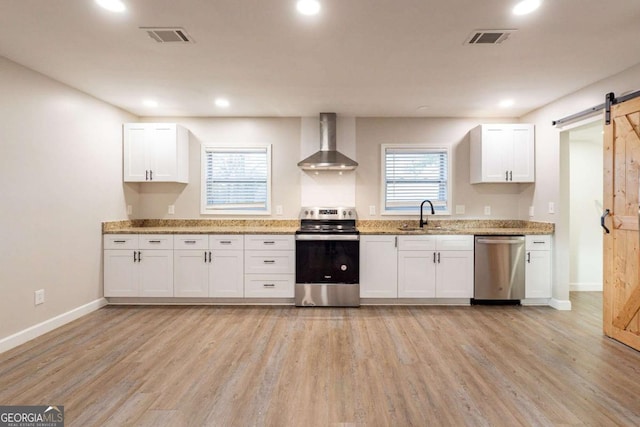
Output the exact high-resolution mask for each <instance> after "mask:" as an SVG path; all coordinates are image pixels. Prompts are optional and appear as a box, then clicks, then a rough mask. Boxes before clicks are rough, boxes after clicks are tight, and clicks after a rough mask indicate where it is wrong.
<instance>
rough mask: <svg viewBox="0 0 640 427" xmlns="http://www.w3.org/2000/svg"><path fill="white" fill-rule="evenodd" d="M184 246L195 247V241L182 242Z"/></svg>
mask: <svg viewBox="0 0 640 427" xmlns="http://www.w3.org/2000/svg"><path fill="white" fill-rule="evenodd" d="M184 244H185V245H195V244H196V241H195V240H185V241H184Z"/></svg>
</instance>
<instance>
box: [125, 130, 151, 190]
mask: <svg viewBox="0 0 640 427" xmlns="http://www.w3.org/2000/svg"><path fill="white" fill-rule="evenodd" d="M146 135H147V125H146V124H145V123H127V124H125V125H124V144H123V145H124V147H123V151H124V177H123V179H124V181H125V182H144V181H146V180H147V179H148V170H149V164H148V163H149V160H148V158H147V139H146V138H147V136H146Z"/></svg>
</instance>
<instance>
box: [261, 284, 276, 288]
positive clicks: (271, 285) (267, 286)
mask: <svg viewBox="0 0 640 427" xmlns="http://www.w3.org/2000/svg"><path fill="white" fill-rule="evenodd" d="M262 286H264V287H265V288H274V287H275V286H276V285H275V283H264V284H263V285H262Z"/></svg>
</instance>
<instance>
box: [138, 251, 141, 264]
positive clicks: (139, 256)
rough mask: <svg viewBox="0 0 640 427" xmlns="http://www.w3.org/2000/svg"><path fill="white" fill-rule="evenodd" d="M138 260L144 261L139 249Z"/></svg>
mask: <svg viewBox="0 0 640 427" xmlns="http://www.w3.org/2000/svg"><path fill="white" fill-rule="evenodd" d="M138 262H142V252H140V251H138Z"/></svg>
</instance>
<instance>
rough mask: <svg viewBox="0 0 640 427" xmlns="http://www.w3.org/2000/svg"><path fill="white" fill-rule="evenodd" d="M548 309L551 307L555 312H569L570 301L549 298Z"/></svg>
mask: <svg viewBox="0 0 640 427" xmlns="http://www.w3.org/2000/svg"><path fill="white" fill-rule="evenodd" d="M549 307H553V308H555V309H556V310H565V311H569V310H571V301H569V300H561V299H555V298H551V299H550V300H549Z"/></svg>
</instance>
